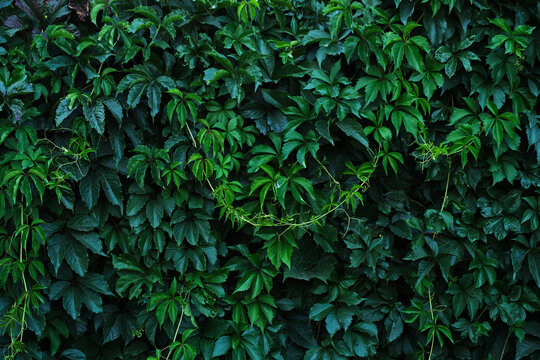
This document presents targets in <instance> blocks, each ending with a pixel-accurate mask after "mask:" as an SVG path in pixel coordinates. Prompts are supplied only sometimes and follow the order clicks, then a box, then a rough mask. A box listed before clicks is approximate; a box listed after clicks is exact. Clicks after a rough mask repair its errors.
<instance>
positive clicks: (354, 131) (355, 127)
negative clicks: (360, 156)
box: [337, 118, 369, 149]
mask: <svg viewBox="0 0 540 360" xmlns="http://www.w3.org/2000/svg"><path fill="white" fill-rule="evenodd" d="M337 126H338V127H339V128H340V129H341V131H343V132H344V133H345V134H346V135H347V136H350V137H352V138H354V139H355V140H357V141H358V142H359V143H360V144H362V145H363V146H365V147H366V148H367V149H369V143H368V140H367V138H366V134H365V133H364V128H363V127H362V125H360V123H359V122H358V121H356V120H354V119H352V118H345V119H344V120H343V121H339V122H337Z"/></svg>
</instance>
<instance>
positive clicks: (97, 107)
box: [83, 101, 105, 135]
mask: <svg viewBox="0 0 540 360" xmlns="http://www.w3.org/2000/svg"><path fill="white" fill-rule="evenodd" d="M83 114H84V117H85V118H86V120H87V121H88V123H90V126H91V127H92V128H93V129H94V130H96V131H97V133H98V134H100V135H102V134H103V132H104V131H105V106H103V102H101V101H96V102H95V103H94V104H92V105H85V106H83Z"/></svg>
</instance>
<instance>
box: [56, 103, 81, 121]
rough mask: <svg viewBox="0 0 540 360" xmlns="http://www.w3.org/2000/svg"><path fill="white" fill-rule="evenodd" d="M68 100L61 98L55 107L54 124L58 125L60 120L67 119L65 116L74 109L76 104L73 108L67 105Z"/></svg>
mask: <svg viewBox="0 0 540 360" xmlns="http://www.w3.org/2000/svg"><path fill="white" fill-rule="evenodd" d="M69 103H70V100H69V99H68V98H63V99H62V100H61V101H60V103H59V104H58V107H57V108H56V116H55V123H56V126H60V125H61V124H62V122H63V121H64V120H65V119H67V117H68V116H69V115H70V114H71V113H72V112H73V111H74V110H75V108H76V106H75V107H73V108H70V107H69Z"/></svg>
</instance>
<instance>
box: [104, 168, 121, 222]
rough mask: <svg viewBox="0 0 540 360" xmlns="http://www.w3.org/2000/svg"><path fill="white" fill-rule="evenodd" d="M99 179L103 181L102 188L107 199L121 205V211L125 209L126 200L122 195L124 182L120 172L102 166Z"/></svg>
mask: <svg viewBox="0 0 540 360" xmlns="http://www.w3.org/2000/svg"><path fill="white" fill-rule="evenodd" d="M98 176H99V180H100V182H101V188H102V189H103V192H104V193H105V196H106V197H107V199H108V200H109V201H110V202H111V204H113V205H117V206H119V207H120V211H122V212H123V211H124V200H123V195H122V183H121V182H120V177H119V176H118V174H117V173H116V172H115V171H113V170H111V169H106V168H102V169H101V170H100V171H99V173H98Z"/></svg>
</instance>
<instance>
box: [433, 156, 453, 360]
mask: <svg viewBox="0 0 540 360" xmlns="http://www.w3.org/2000/svg"><path fill="white" fill-rule="evenodd" d="M451 170H452V161H451V159H450V158H448V175H447V177H446V185H445V188H444V196H443V201H442V204H441V210H440V211H441V212H442V211H443V210H444V207H445V205H446V200H447V199H448V186H449V184H450V172H451ZM435 236H436V233H433V238H432V239H433V240H435ZM431 297H432V295H431V288H428V298H429V313H430V315H431V321H434V319H435V316H434V315H433V304H432V302H431ZM434 346H435V332H434V333H433V338H432V339H431V345H430V349H429V356H428V360H431V357H432V356H433V347H434Z"/></svg>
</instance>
